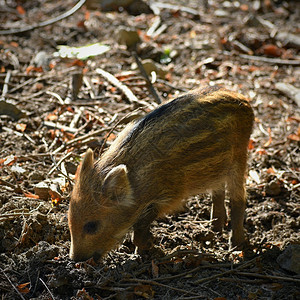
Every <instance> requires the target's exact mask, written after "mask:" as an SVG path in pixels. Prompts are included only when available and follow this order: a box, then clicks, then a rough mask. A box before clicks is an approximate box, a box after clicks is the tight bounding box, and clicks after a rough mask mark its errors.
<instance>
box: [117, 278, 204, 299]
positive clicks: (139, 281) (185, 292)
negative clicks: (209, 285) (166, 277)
mask: <svg viewBox="0 0 300 300" xmlns="http://www.w3.org/2000/svg"><path fill="white" fill-rule="evenodd" d="M122 281H130V282H138V283H145V284H153V285H158V286H161V287H165V288H167V289H170V290H174V291H177V292H180V293H184V294H191V295H195V296H198V297H201V296H200V295H199V294H197V293H194V292H192V291H187V290H184V289H179V288H175V287H173V286H170V285H166V284H163V283H159V282H156V281H153V280H145V279H137V278H126V279H124V280H122Z"/></svg>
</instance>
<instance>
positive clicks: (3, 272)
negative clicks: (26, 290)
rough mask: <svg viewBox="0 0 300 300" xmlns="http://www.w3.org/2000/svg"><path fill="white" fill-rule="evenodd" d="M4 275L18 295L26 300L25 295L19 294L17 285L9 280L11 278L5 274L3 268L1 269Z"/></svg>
mask: <svg viewBox="0 0 300 300" xmlns="http://www.w3.org/2000/svg"><path fill="white" fill-rule="evenodd" d="M0 269H1V271H2V273H3V274H4V276H5V278H6V279H7V281H8V282H9V283H10V284H11V286H12V287H13V289H14V290H15V291H16V292H17V294H18V295H19V296H20V298H21V299H23V300H26V299H25V298H24V297H23V295H22V294H21V293H20V292H19V290H18V289H17V288H16V287H15V285H14V284H13V283H12V282H11V280H10V279H9V277H8V276H7V275H6V273H5V272H4V270H3V269H2V268H0Z"/></svg>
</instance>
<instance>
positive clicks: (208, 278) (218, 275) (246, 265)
mask: <svg viewBox="0 0 300 300" xmlns="http://www.w3.org/2000/svg"><path fill="white" fill-rule="evenodd" d="M256 260H257V258H256V257H255V258H254V259H252V260H249V261H248V262H246V263H244V264H242V265H240V266H238V267H237V268H235V269H232V270H229V271H226V272H223V273H219V274H216V275H213V276H209V277H206V278H202V279H200V280H196V281H195V282H194V284H199V283H204V282H207V281H210V280H213V279H216V278H219V277H223V276H224V275H228V274H232V273H235V272H236V271H238V270H240V269H244V268H246V267H248V266H250V265H252V264H253V263H254V262H255V261H256Z"/></svg>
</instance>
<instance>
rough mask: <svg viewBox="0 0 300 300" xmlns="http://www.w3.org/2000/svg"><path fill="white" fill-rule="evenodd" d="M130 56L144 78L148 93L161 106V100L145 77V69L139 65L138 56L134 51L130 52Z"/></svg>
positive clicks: (146, 76)
mask: <svg viewBox="0 0 300 300" xmlns="http://www.w3.org/2000/svg"><path fill="white" fill-rule="evenodd" d="M132 55H133V57H134V59H135V61H136V63H137V65H138V67H139V69H140V71H141V73H142V75H143V77H144V78H145V80H146V83H147V87H148V89H149V91H150V93H151V94H152V95H153V97H154V99H155V101H156V102H157V103H158V104H161V102H162V101H161V98H160V97H159V95H158V94H157V91H156V90H155V88H154V86H153V85H152V83H151V81H150V79H149V77H148V75H147V73H146V71H145V68H144V66H143V64H142V63H141V61H140V59H139V57H138V55H137V54H136V52H135V51H132Z"/></svg>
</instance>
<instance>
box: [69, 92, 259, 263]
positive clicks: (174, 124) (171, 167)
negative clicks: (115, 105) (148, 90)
mask: <svg viewBox="0 0 300 300" xmlns="http://www.w3.org/2000/svg"><path fill="white" fill-rule="evenodd" d="M253 120H254V116H253V111H252V109H251V107H250V104H249V102H248V101H247V99H246V98H245V97H244V96H242V95H241V94H238V93H234V92H230V91H227V90H224V89H219V88H205V89H196V90H193V91H191V92H189V93H187V94H185V95H183V96H181V97H178V98H176V99H174V100H171V101H169V102H167V103H165V104H163V105H161V106H160V107H158V108H157V109H155V110H154V111H152V112H151V113H149V114H148V115H146V116H145V117H143V118H142V119H140V120H138V121H136V122H133V123H131V124H129V125H128V126H127V127H126V128H125V129H124V130H123V131H122V132H121V133H120V134H119V136H118V137H117V139H116V140H115V141H114V143H113V144H112V145H111V147H110V148H109V149H108V150H107V151H106V152H105V153H104V154H103V156H102V157H101V158H100V159H99V160H98V161H96V162H94V159H93V153H92V151H91V150H88V152H87V153H86V155H85V158H84V159H83V162H82V164H81V167H80V170H79V174H78V180H77V182H76V184H75V187H74V190H73V193H72V198H71V202H70V209H69V226H70V231H71V250H70V257H71V258H72V259H75V260H83V259H87V258H89V257H91V256H94V257H95V258H99V257H101V256H103V255H104V254H105V253H106V252H108V251H109V250H111V249H112V248H113V247H114V246H115V245H116V244H117V243H118V242H119V241H121V240H122V238H123V237H124V235H125V233H126V232H127V231H128V230H129V229H130V228H133V230H134V243H135V244H136V246H138V248H139V249H140V250H146V249H148V248H150V247H151V245H152V241H151V234H150V231H149V228H150V224H151V222H152V221H153V220H154V219H156V218H157V217H159V216H162V215H164V214H166V213H170V212H173V211H176V210H178V209H180V207H181V205H182V200H184V199H186V198H188V197H189V196H192V195H195V194H199V193H204V192H207V191H209V192H211V193H212V201H213V206H212V218H213V219H214V221H213V228H214V229H215V230H216V231H222V228H223V227H224V225H225V223H226V220H227V218H226V210H225V206H224V198H225V186H226V187H227V189H228V191H229V195H230V201H231V202H230V203H231V227H232V237H231V243H232V245H234V246H240V247H241V246H242V245H243V244H244V243H245V237H244V229H243V220H244V210H245V206H246V192H245V184H244V183H245V172H246V165H247V145H248V141H249V137H250V134H251V131H252V126H253ZM95 224H96V225H95ZM94 227H95V228H94Z"/></svg>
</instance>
